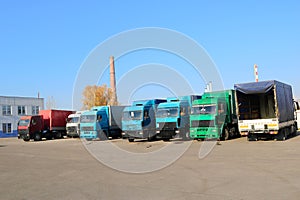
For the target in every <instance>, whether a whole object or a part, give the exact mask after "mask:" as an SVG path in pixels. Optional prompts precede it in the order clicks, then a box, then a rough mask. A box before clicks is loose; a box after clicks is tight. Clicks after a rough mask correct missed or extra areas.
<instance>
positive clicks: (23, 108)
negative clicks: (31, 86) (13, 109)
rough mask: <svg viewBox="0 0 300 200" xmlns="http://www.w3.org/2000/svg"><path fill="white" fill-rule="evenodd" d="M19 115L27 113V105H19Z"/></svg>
mask: <svg viewBox="0 0 300 200" xmlns="http://www.w3.org/2000/svg"><path fill="white" fill-rule="evenodd" d="M18 115H26V111H25V106H18Z"/></svg>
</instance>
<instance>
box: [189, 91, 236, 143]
mask: <svg viewBox="0 0 300 200" xmlns="http://www.w3.org/2000/svg"><path fill="white" fill-rule="evenodd" d="M237 123H238V119H237V114H236V104H235V91H234V90H224V91H216V92H205V93H204V94H203V95H202V98H201V99H199V100H195V101H193V106H192V109H191V116H190V137H191V138H193V139H199V140H204V139H221V140H227V139H229V138H234V137H238V136H239V132H238V124H237Z"/></svg>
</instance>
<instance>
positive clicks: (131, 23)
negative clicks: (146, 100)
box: [0, 0, 300, 108]
mask: <svg viewBox="0 0 300 200" xmlns="http://www.w3.org/2000/svg"><path fill="white" fill-rule="evenodd" d="M299 10H300V3H299V1H289V0H288V1H247V0H246V1H221V0H219V1H208V0H205V1H202V0H199V1H196V0H195V1H189V0H186V1H181V2H180V3H177V2H176V3H175V1H158V0H152V1H114V0H110V1H91V0H87V1H67V0H66V1H56V0H53V1H38V0H36V1H32V0H27V1H21V0H19V1H16V0H1V1H0V34H1V37H0V66H1V79H0V84H1V86H0V95H17V96H37V93H38V92H40V95H41V96H42V97H44V98H45V99H46V98H47V97H49V96H53V97H54V99H55V100H56V105H57V107H58V108H72V92H73V84H74V81H75V79H76V75H77V72H78V70H79V69H80V66H81V64H82V63H83V61H84V60H85V58H86V57H87V56H88V55H89V53H90V52H91V51H92V50H93V49H94V48H95V47H96V46H97V45H98V44H100V43H101V42H103V41H104V40H106V39H107V38H109V37H111V36H113V35H116V34H118V33H120V32H123V31H126V30H130V29H135V28H142V27H162V28H168V29H173V30H176V31H178V32H181V33H183V34H185V35H187V36H189V37H191V38H193V39H194V40H195V41H196V42H198V43H199V44H200V45H202V46H203V47H204V48H205V50H206V51H207V52H208V54H209V55H210V56H211V58H212V59H213V60H214V62H215V64H216V65H217V67H218V70H219V72H220V74H221V76H222V78H223V82H224V86H225V88H233V85H234V84H235V83H243V82H252V81H254V75H253V65H254V64H257V65H258V66H259V78H260V80H271V79H276V80H279V81H282V82H285V83H289V84H291V85H292V86H293V90H294V95H295V97H297V98H300V75H299V74H300V73H299V71H300V70H299V66H300V12H299ZM140 54H141V53H140ZM148 54H149V52H144V54H143V55H139V53H136V54H132V55H131V54H130V55H128V56H127V58H124V59H123V60H122V59H120V60H118V61H117V62H116V73H117V78H120V77H121V76H122V75H123V74H124V73H126V71H129V70H130V69H132V68H134V67H136V66H135V65H141V64H143V63H149V62H158V61H162V62H163V63H162V64H166V63H167V64H168V62H170V63H175V62H178V63H180V62H181V61H180V60H178V59H177V58H174V57H172V56H166V55H162V54H160V55H158V54H157V55H156V53H153V52H152V53H151V52H150V54H151V56H148V57H147V55H148ZM155 56H158V57H159V56H160V57H163V58H168V59H169V60H168V59H160V58H158V57H155ZM130 59H132V60H133V59H134V60H136V62H132V60H131V61H130ZM172 59H173V60H172ZM107 62H108V60H107ZM164 62H166V63H164ZM175 68H176V67H175ZM176 70H179V69H178V68H176ZM179 71H180V70H179ZM186 72H187V73H189V71H188V70H187V71H186ZM187 76H189V74H187ZM190 76H191V82H193V84H194V85H195V87H198V88H196V92H197V93H202V92H203V90H204V88H203V87H204V86H203V80H197V78H196V77H195V78H194V75H193V74H192V72H191V74H190ZM197 81H199V84H198V82H197ZM100 82H104V83H107V84H109V82H108V78H107V80H105V79H104V80H100ZM197 85H198V86H197ZM145 90H151V88H150V87H145V89H144V91H143V90H141V91H140V94H139V95H137V97H143V94H146V93H147V92H146V91H145ZM155 92H157V93H158V94H157V95H158V96H163V91H159V89H157V88H156V89H153V88H152V93H150V94H151V95H155ZM167 95H169V94H167Z"/></svg>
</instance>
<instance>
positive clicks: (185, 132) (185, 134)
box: [182, 128, 190, 141]
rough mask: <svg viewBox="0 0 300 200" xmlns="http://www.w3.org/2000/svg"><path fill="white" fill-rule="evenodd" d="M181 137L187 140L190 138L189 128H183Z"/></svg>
mask: <svg viewBox="0 0 300 200" xmlns="http://www.w3.org/2000/svg"><path fill="white" fill-rule="evenodd" d="M182 139H183V140H185V141H187V140H190V132H189V129H187V128H186V129H185V130H184V132H183V134H182Z"/></svg>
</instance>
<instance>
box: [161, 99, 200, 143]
mask: <svg viewBox="0 0 300 200" xmlns="http://www.w3.org/2000/svg"><path fill="white" fill-rule="evenodd" d="M200 98H201V96H198V95H190V96H181V97H171V98H167V102H165V103H161V104H159V105H158V107H157V113H156V137H157V138H159V139H163V140H165V141H168V140H170V139H172V138H174V137H175V136H176V135H177V136H179V137H181V138H183V139H188V138H189V129H190V109H191V106H192V101H193V100H196V99H200Z"/></svg>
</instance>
